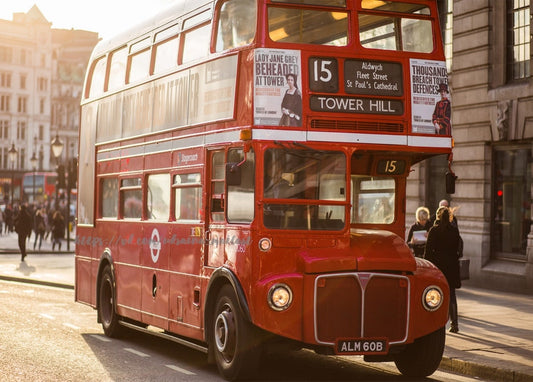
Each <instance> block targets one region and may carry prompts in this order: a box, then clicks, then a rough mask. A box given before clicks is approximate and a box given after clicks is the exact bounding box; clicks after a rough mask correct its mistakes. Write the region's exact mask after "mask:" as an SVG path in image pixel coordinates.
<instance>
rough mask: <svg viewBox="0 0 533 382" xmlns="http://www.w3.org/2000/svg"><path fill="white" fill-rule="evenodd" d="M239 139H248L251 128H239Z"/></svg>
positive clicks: (250, 134) (250, 136)
mask: <svg viewBox="0 0 533 382" xmlns="http://www.w3.org/2000/svg"><path fill="white" fill-rule="evenodd" d="M239 139H240V140H241V141H249V140H250V139H252V130H250V129H245V130H241V132H240V134H239Z"/></svg>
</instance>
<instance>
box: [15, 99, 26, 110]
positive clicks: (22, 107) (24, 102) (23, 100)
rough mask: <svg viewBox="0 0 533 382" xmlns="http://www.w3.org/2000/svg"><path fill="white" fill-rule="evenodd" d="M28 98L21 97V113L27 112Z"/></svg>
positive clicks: (19, 105)
mask: <svg viewBox="0 0 533 382" xmlns="http://www.w3.org/2000/svg"><path fill="white" fill-rule="evenodd" d="M27 105H28V100H27V99H26V97H19V103H18V109H17V111H18V112H19V113H26V110H27Z"/></svg>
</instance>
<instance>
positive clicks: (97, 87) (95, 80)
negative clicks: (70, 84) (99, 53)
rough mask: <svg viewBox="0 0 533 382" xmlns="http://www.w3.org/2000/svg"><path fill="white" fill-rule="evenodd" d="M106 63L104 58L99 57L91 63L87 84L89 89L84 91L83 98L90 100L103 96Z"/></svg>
mask: <svg viewBox="0 0 533 382" xmlns="http://www.w3.org/2000/svg"><path fill="white" fill-rule="evenodd" d="M106 62H107V60H106V57H100V58H99V59H98V60H96V61H94V62H93V64H92V67H91V72H90V75H89V80H88V84H87V86H88V87H89V89H88V90H86V91H85V97H91V98H92V97H98V96H100V95H102V94H104V82H105V73H106Z"/></svg>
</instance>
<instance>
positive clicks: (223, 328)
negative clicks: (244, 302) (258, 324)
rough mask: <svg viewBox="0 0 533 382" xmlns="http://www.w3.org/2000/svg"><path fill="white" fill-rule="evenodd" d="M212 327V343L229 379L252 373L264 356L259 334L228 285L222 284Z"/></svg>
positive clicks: (225, 375) (217, 361)
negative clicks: (262, 355) (244, 314)
mask: <svg viewBox="0 0 533 382" xmlns="http://www.w3.org/2000/svg"><path fill="white" fill-rule="evenodd" d="M211 330H212V331H213V332H212V336H211V338H212V339H213V344H211V345H210V346H213V350H214V354H215V360H216V364H217V367H218V370H219V372H220V374H221V375H222V376H223V377H224V378H226V379H228V380H235V379H241V378H247V377H250V376H251V373H252V372H253V371H254V370H256V368H257V366H258V364H259V359H260V356H261V354H260V353H261V351H260V349H261V346H260V344H259V336H258V335H257V331H256V329H255V327H254V326H253V325H252V324H251V323H250V322H248V321H247V320H246V319H245V318H244V317H243V314H242V312H241V309H240V306H239V303H238V301H237V297H236V296H235V293H234V291H233V289H232V288H231V286H229V285H225V286H224V287H222V289H221V290H220V292H219V294H218V298H217V301H216V306H215V310H214V316H213V320H212V329H211Z"/></svg>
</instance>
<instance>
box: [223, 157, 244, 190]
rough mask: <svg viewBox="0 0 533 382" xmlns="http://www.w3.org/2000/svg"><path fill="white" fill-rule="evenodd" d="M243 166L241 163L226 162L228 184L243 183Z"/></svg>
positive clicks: (237, 184)
mask: <svg viewBox="0 0 533 382" xmlns="http://www.w3.org/2000/svg"><path fill="white" fill-rule="evenodd" d="M241 176H242V172H241V167H240V166H239V163H226V184H227V185H228V186H240V185H241V181H242V179H241Z"/></svg>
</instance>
